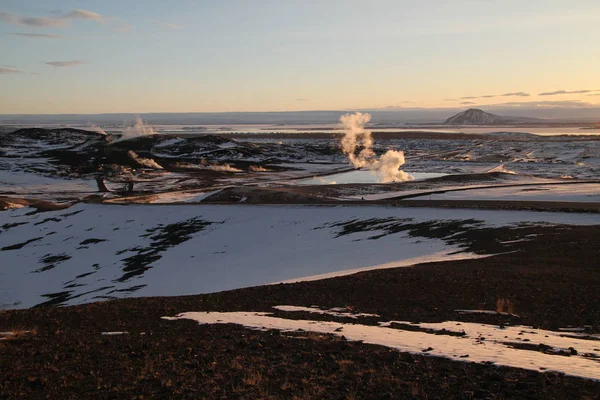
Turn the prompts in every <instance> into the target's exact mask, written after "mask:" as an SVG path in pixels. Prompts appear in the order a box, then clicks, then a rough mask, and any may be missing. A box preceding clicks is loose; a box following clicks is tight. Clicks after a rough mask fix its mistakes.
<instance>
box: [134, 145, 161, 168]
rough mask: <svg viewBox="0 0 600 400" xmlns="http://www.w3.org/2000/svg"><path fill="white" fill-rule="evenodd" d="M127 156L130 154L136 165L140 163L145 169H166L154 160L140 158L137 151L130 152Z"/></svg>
mask: <svg viewBox="0 0 600 400" xmlns="http://www.w3.org/2000/svg"><path fill="white" fill-rule="evenodd" d="M127 154H129V157H131V158H132V159H133V161H135V162H136V163H138V164H140V165H142V166H144V167H148V168H154V169H164V168H163V167H162V166H161V165H160V164H159V163H157V162H156V161H154V160H153V159H151V158H142V157H140V156H138V155H137V153H136V152H135V151H131V150H129V152H127Z"/></svg>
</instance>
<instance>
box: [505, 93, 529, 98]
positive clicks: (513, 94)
mask: <svg viewBox="0 0 600 400" xmlns="http://www.w3.org/2000/svg"><path fill="white" fill-rule="evenodd" d="M500 96H502V97H510V96H517V97H529V96H531V95H530V94H529V93H525V92H512V93H504V94H501V95H500Z"/></svg>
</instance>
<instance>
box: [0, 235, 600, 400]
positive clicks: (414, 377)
mask: <svg viewBox="0 0 600 400" xmlns="http://www.w3.org/2000/svg"><path fill="white" fill-rule="evenodd" d="M524 229H529V230H531V233H532V234H539V236H535V237H534V240H532V241H529V242H516V243H514V244H513V246H514V247H513V250H514V252H512V253H508V254H503V255H498V256H494V257H490V258H486V259H479V260H466V261H455V262H446V263H432V264H425V265H421V266H417V267H414V268H397V269H390V270H379V271H371V272H365V273H360V274H356V275H351V276H345V277H339V278H334V279H327V280H321V281H315V282H303V283H296V284H286V285H284V284H281V285H273V286H262V287H255V288H247V289H240V290H234V291H229V292H222V293H215V294H208V295H198V296H184V297H174V298H139V299H127V300H118V301H110V302H104V303H95V304H89V305H82V306H75V307H65V308H38V309H31V310H19V311H3V312H0V331H9V330H13V331H17V330H20V331H22V332H21V333H20V334H19V335H17V336H16V337H11V338H10V340H2V341H0V354H1V358H0V376H1V377H2V379H0V398H2V399H17V398H18V399H21V398H31V399H40V398H61V399H64V398H74V399H75V398H106V399H113V398H127V399H129V398H140V399H141V398H290V399H292V398H295V399H309V398H342V399H351V398H432V399H433V398H435V399H438V398H442V399H443V398H519V399H520V398H544V399H548V398H549V399H562V398H588V399H594V398H598V393H600V383H598V382H595V381H592V380H584V379H579V378H574V377H568V376H564V375H561V374H556V373H552V372H546V373H541V372H536V371H526V370H520V369H515V368H505V367H497V366H494V365H488V364H475V363H463V362H458V361H450V360H447V359H442V358H435V357H428V356H425V355H412V354H408V353H402V352H400V351H396V350H392V349H388V348H385V347H380V346H373V345H365V344H362V343H358V342H346V341H345V340H343V339H339V338H334V337H332V336H329V335H316V334H306V333H297V334H296V333H294V334H292V333H289V334H282V333H280V332H276V331H267V332H258V331H250V330H247V329H244V328H241V327H239V326H231V325H227V326H225V325H216V326H212V325H204V326H199V325H198V324H196V323H194V322H191V321H165V320H162V319H161V317H162V316H172V315H175V314H177V313H180V312H186V311H273V309H272V308H271V307H272V306H274V305H278V304H293V305H299V306H300V305H303V306H311V305H314V304H317V305H319V306H321V307H339V306H350V307H352V309H353V310H354V311H357V312H369V313H377V314H379V315H381V317H382V318H384V319H386V320H392V319H400V320H408V321H432V322H433V321H443V320H449V319H453V320H459V321H473V320H476V321H480V322H485V323H496V324H499V323H513V324H523V325H533V326H537V327H541V328H546V329H557V328H559V327H564V326H567V325H573V326H581V325H590V326H591V328H590V329H591V331H592V332H593V331H596V332H597V331H599V329H600V302H598V299H599V298H600V271H599V270H598V257H599V255H600V250H599V249H600V239H599V238H600V227H594V226H592V227H567V226H561V227H538V228H524ZM522 234H523V232H522V231H521V232H519V235H522ZM479 235H481V234H479ZM514 235H515V233H514V232H511V230H509V229H504V228H502V229H497V230H490V231H489V232H488V233H486V235H484V236H483V237H478V238H477V246H478V247H480V248H481V249H484V248H486V246H487V247H488V248H487V250H488V251H494V248H493V246H492V243H495V241H493V240H492V238H497V239H501V240H503V241H504V240H511V238H514V237H515V236H514ZM498 298H508V299H510V300H511V301H512V302H513V303H514V304H515V313H517V314H519V315H520V318H515V317H503V316H498V315H485V316H482V315H468V314H467V315H460V314H457V313H456V312H455V311H454V310H455V309H461V308H462V309H465V308H466V309H474V308H483V309H490V308H492V309H493V308H494V305H495V303H496V300H497V299H498ZM278 314H279V315H283V313H282V312H279V311H278V312H276V315H278ZM285 317H286V318H298V319H301V318H305V317H306V315H303V313H293V314H292V315H289V314H285ZM311 318H312V319H332V320H336V318H335V317H331V316H321V317H318V316H315V315H311ZM359 322H360V323H364V324H369V323H371V324H373V323H374V322H373V321H369V319H368V318H361V319H359ZM28 330H30V331H31V332H25V331H28ZM103 331H127V332H128V333H127V334H124V335H120V336H104V335H101V332H103ZM598 343H599V345H598V346H599V347H600V342H598ZM532 350H535V349H532ZM556 357H563V356H559V355H557V356H556ZM599 368H600V364H599Z"/></svg>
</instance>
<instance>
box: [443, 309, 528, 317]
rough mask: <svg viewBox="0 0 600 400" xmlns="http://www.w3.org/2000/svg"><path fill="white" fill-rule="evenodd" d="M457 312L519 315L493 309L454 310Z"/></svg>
mask: <svg viewBox="0 0 600 400" xmlns="http://www.w3.org/2000/svg"><path fill="white" fill-rule="evenodd" d="M454 311H456V312H457V313H459V314H492V315H510V316H512V317H519V316H518V315H517V314H511V313H507V312H502V311H501V312H498V311H493V310H454Z"/></svg>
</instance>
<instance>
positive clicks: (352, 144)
mask: <svg viewBox="0 0 600 400" xmlns="http://www.w3.org/2000/svg"><path fill="white" fill-rule="evenodd" d="M370 120H371V114H366V113H365V114H363V113H360V112H357V113H354V114H345V115H342V116H341V117H340V123H341V124H342V126H343V127H344V131H345V132H344V137H343V138H342V142H341V147H342V151H343V152H344V154H346V156H347V157H348V160H350V162H351V163H352V165H354V166H355V167H356V168H367V169H368V170H370V171H371V172H373V173H374V174H375V175H376V176H377V181H378V182H382V183H387V182H400V181H409V180H412V179H414V178H413V177H412V176H411V175H409V174H407V173H406V172H404V171H402V170H401V169H400V167H401V166H402V165H403V164H404V163H405V159H404V152H403V151H396V150H388V151H386V152H385V154H383V155H382V156H381V157H379V158H377V157H376V154H375V152H374V151H373V137H372V136H371V131H369V130H367V129H365V126H366V125H367V123H368V122H369V121H370ZM359 149H360V151H358V150H359Z"/></svg>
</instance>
